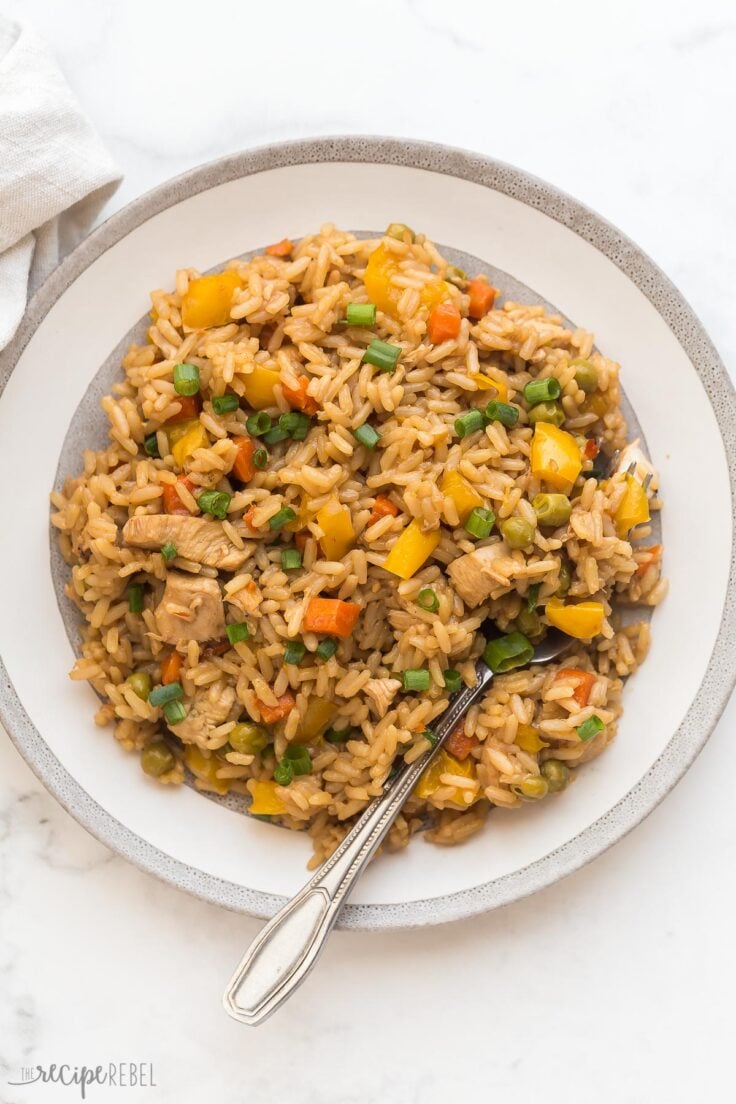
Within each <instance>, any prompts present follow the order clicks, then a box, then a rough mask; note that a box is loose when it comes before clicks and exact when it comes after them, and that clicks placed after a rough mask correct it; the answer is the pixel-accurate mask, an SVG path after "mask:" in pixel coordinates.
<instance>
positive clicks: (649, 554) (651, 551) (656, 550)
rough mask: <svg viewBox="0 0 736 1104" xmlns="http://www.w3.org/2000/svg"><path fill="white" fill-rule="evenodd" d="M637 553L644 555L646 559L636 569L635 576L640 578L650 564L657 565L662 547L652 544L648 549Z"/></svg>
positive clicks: (641, 549) (642, 549)
mask: <svg viewBox="0 0 736 1104" xmlns="http://www.w3.org/2000/svg"><path fill="white" fill-rule="evenodd" d="M639 552H645V553H646V558H645V559H643V560H642V561H641V563H640V564H639V566H638V567H637V569H636V574H637V575H638V576H639V577H641V576H642V575H643V574H644V572H645V571H646V570H647V569H648V568H650V567H651V566H652V564H655V563H659V558H660V556H661V555H662V545H661V544H652V545H650V547H649V548H640V549H639Z"/></svg>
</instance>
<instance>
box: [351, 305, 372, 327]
mask: <svg viewBox="0 0 736 1104" xmlns="http://www.w3.org/2000/svg"><path fill="white" fill-rule="evenodd" d="M345 321H346V322H347V324H348V326H375V324H376V304H375V303H348V305H347V307H346V309H345Z"/></svg>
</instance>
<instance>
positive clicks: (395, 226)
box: [386, 222, 414, 242]
mask: <svg viewBox="0 0 736 1104" xmlns="http://www.w3.org/2000/svg"><path fill="white" fill-rule="evenodd" d="M407 234H408V235H409V241H410V242H413V241H414V231H413V230H412V229H411V228H410V227H409V226H407V225H406V223H403V222H392V223H390V224H389V225H388V226H387V227H386V237H387V238H396V239H397V241H404V240H405V238H406V235H407Z"/></svg>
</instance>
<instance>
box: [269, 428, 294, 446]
mask: <svg viewBox="0 0 736 1104" xmlns="http://www.w3.org/2000/svg"><path fill="white" fill-rule="evenodd" d="M263 440H264V441H265V442H266V444H267V445H278V444H279V443H280V442H281V441H288V440H289V434H288V433H287V432H286V430H285V429H282V428H281V426H274V427H273V429H269V431H268V433H264V434H263Z"/></svg>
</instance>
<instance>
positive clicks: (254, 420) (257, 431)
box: [245, 410, 273, 437]
mask: <svg viewBox="0 0 736 1104" xmlns="http://www.w3.org/2000/svg"><path fill="white" fill-rule="evenodd" d="M272 425H273V422H272V421H271V415H270V414H267V413H266V411H265V410H259V411H258V413H257V414H251V415H250V416H249V417H248V418H246V419H245V428H246V429H247V430H248V432H249V433H250V435H251V437H262V436H263V434H264V433H268V431H269V429H270V428H271V426H272Z"/></svg>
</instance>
